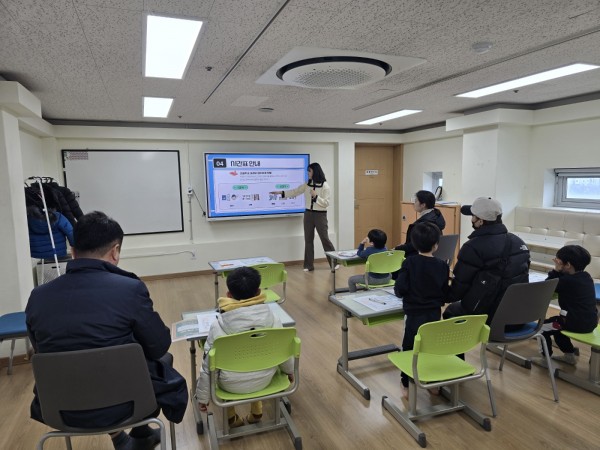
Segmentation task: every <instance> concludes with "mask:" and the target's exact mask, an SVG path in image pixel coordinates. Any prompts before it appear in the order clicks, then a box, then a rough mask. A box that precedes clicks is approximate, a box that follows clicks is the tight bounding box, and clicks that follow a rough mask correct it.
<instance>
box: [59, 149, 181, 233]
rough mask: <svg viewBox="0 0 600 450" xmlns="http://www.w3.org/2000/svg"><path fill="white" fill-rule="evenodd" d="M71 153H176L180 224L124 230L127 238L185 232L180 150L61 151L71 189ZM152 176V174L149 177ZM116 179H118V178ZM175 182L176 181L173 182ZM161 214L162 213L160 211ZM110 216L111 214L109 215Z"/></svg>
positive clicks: (65, 176) (150, 210) (65, 181)
mask: <svg viewBox="0 0 600 450" xmlns="http://www.w3.org/2000/svg"><path fill="white" fill-rule="evenodd" d="M70 152H87V153H114V154H125V153H127V154H130V153H174V154H176V156H177V191H178V192H179V196H178V203H179V214H178V218H179V223H178V224H176V226H174V227H172V228H171V227H169V229H157V230H154V231H141V232H127V230H126V226H123V230H124V232H125V235H126V236H135V235H145V234H164V233H180V232H183V231H184V225H183V223H184V220H183V195H182V190H181V158H180V152H179V150H155V149H137V150H132V149H63V150H62V151H61V154H62V158H61V159H62V166H63V177H64V185H65V186H66V187H69V185H68V175H69V174H68V169H67V166H66V161H67V159H66V157H67V155H68V154H69V153H70ZM148 176H152V174H150V175H148ZM115 179H118V177H116V178H115ZM112 181H114V179H111V180H108V182H112ZM173 182H174V180H173ZM72 190H74V191H77V188H73V189H72ZM156 213H157V211H156V209H148V214H156ZM158 213H160V211H158ZM108 215H109V216H110V215H111V214H108Z"/></svg>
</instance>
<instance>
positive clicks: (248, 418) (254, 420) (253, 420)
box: [246, 413, 262, 424]
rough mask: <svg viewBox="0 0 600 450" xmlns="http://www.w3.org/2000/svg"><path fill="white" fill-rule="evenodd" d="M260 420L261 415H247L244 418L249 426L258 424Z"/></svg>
mask: <svg viewBox="0 0 600 450" xmlns="http://www.w3.org/2000/svg"><path fill="white" fill-rule="evenodd" d="M261 420H262V414H252V413H250V414H248V415H247V416H246V422H248V423H249V424H252V423H258V422H260V421H261Z"/></svg>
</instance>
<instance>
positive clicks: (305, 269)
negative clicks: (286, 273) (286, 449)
mask: <svg viewBox="0 0 600 450" xmlns="http://www.w3.org/2000/svg"><path fill="white" fill-rule="evenodd" d="M302 270H304V271H305V272H312V271H313V270H315V269H314V268H312V269H307V268H306V267H305V268H304V269H302Z"/></svg>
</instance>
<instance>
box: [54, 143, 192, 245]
mask: <svg viewBox="0 0 600 450" xmlns="http://www.w3.org/2000/svg"><path fill="white" fill-rule="evenodd" d="M62 159H63V171H64V176H65V186H67V187H68V188H69V189H71V191H73V192H74V193H75V195H76V196H77V197H78V201H79V205H80V206H81V209H82V210H83V212H84V213H88V212H91V211H102V212H104V213H106V214H107V215H108V216H109V217H112V218H113V219H115V220H116V221H117V222H119V224H120V225H121V227H122V228H123V231H124V232H125V234H148V233H169V232H177V231H183V209H182V207H183V204H182V194H181V172H180V164H179V151H178V150H63V151H62Z"/></svg>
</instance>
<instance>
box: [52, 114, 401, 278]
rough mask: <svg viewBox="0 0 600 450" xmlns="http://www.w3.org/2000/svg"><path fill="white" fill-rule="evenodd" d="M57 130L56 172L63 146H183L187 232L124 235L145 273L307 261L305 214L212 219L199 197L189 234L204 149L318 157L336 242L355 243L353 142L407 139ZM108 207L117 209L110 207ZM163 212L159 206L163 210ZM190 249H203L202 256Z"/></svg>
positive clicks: (201, 193) (135, 266) (133, 262)
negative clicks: (254, 261) (228, 262)
mask: <svg viewBox="0 0 600 450" xmlns="http://www.w3.org/2000/svg"><path fill="white" fill-rule="evenodd" d="M55 131H56V140H55V142H51V141H48V147H49V148H47V149H45V150H48V151H49V152H51V153H52V154H53V155H54V156H55V157H54V158H51V159H50V160H48V162H47V164H48V165H50V166H55V167H47V168H46V169H47V170H49V171H52V170H56V166H57V165H60V153H61V150H63V149H86V148H89V149H167V150H179V151H180V159H181V181H182V191H183V199H184V204H183V206H184V209H183V214H184V228H185V231H184V232H181V233H164V234H154V235H141V236H127V237H126V238H125V242H124V245H123V255H122V256H123V258H122V262H121V266H122V267H123V268H125V269H126V270H131V271H133V272H136V273H137V274H138V275H142V276H144V275H154V274H163V273H177V272H190V271H199V270H208V269H209V266H208V264H207V263H208V261H213V260H218V259H224V258H239V257H248V256H259V255H267V256H270V257H272V258H274V259H276V260H280V261H300V260H302V258H303V254H304V233H303V227H302V216H301V215H300V216H297V217H285V218H284V217H282V218H270V219H245V220H231V221H214V222H208V221H207V220H206V218H205V217H204V216H203V214H202V211H201V209H200V206H199V204H198V201H197V199H196V198H192V200H191V210H192V214H191V224H192V227H191V230H192V233H191V234H190V213H189V206H190V204H189V203H188V196H187V186H188V185H191V186H192V187H193V188H194V190H195V192H196V194H197V196H198V198H199V200H200V203H201V204H202V207H205V205H204V202H205V184H204V183H205V181H204V162H203V154H204V153H205V152H265V153H279V152H283V153H309V154H310V159H311V161H313V162H319V163H320V164H321V165H322V167H323V169H324V171H325V174H326V176H327V180H328V181H329V182H330V184H331V185H332V186H333V202H332V205H331V207H330V208H329V210H328V219H329V234H330V238H331V240H332V242H333V243H334V245H336V247H338V248H348V247H353V246H354V242H353V230H354V224H353V217H354V216H353V214H354V210H353V205H354V203H353V201H352V200H353V196H352V183H353V173H354V143H355V142H357V141H358V142H382V143H391V144H397V143H398V142H399V140H400V139H399V135H387V134H386V135H384V134H382V135H362V134H360V133H356V134H352V135H346V134H339V133H288V132H255V131H252V132H243V131H219V130H181V129H177V130H174V129H134V128H110V127H67V126H60V127H55ZM354 137H356V141H355V140H354ZM107 182H110V180H107ZM340 186H344V187H343V188H340ZM123 195H127V194H126V193H123ZM132 201H134V199H132ZM105 212H106V213H107V214H109V215H110V211H105ZM157 214H160V212H159V211H157ZM192 235H193V240H192V239H191V236H192ZM191 251H194V252H195V253H196V257H195V258H193V257H192V255H191V253H190V252H191ZM315 256H316V257H317V258H321V257H324V254H323V250H322V247H321V244H320V241H319V240H318V238H317V239H316V240H315Z"/></svg>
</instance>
